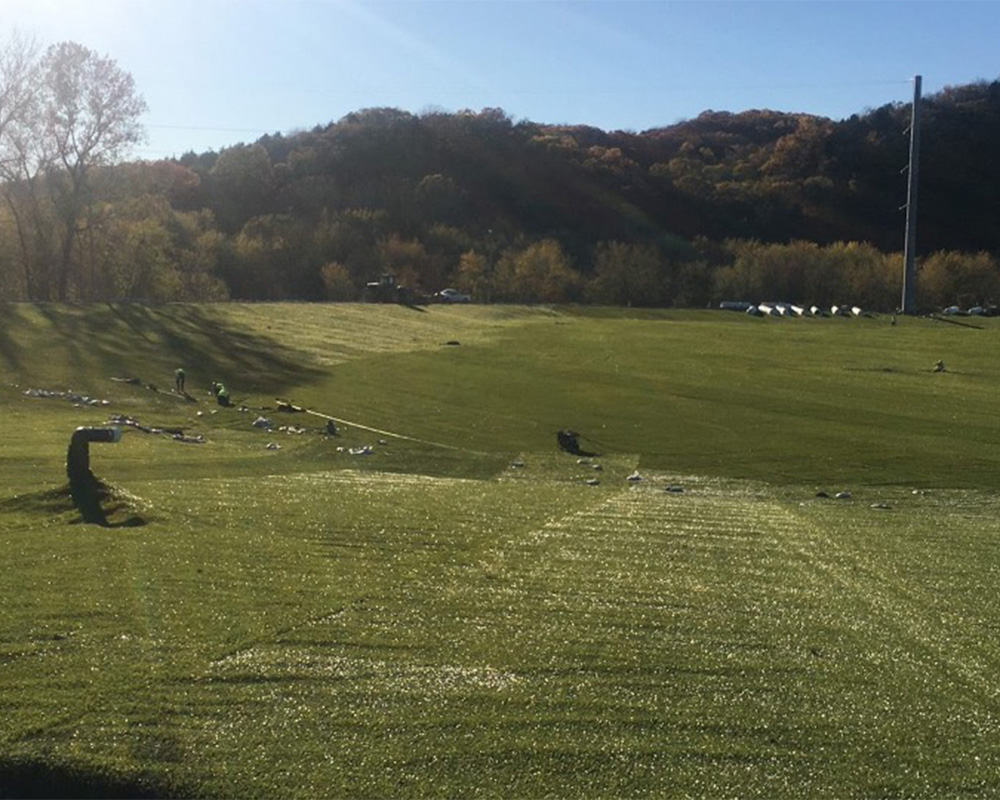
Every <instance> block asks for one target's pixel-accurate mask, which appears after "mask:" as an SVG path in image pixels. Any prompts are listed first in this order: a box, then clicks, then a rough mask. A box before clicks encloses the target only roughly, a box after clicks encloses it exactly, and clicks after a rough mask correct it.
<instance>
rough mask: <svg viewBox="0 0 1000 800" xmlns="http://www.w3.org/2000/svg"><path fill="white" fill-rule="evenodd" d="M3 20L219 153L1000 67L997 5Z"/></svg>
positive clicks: (143, 152) (842, 99) (621, 7)
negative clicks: (72, 47)
mask: <svg viewBox="0 0 1000 800" xmlns="http://www.w3.org/2000/svg"><path fill="white" fill-rule="evenodd" d="M2 20H3V21H2V26H3V28H2V29H0V32H2V33H3V34H9V33H10V32H11V31H13V30H15V29H16V30H17V31H19V32H20V33H21V34H25V35H28V36H32V37H34V38H35V39H36V40H37V41H38V42H39V43H40V44H41V45H43V46H44V45H49V44H53V43H56V42H60V41H66V40H71V41H75V42H79V43H80V44H82V45H85V46H86V47H89V48H91V49H92V50H95V51H97V52H98V53H100V54H101V55H107V56H110V57H111V58H113V59H115V61H117V62H118V65H119V66H120V67H121V68H122V69H124V70H126V71H127V72H129V73H131V74H132V76H133V77H134V79H135V81H136V86H137V88H138V90H139V92H140V93H141V94H142V95H143V96H144V97H145V99H146V102H147V103H148V105H149V113H148V114H147V115H146V117H145V118H144V122H145V124H146V126H147V131H148V135H149V141H148V142H147V143H146V144H145V145H143V146H142V147H140V148H138V149H137V150H136V151H135V153H134V155H135V156H137V157H140V158H149V159H154V158H160V157H169V156H173V155H181V154H182V153H184V152H186V151H188V150H194V151H196V152H202V151H206V150H219V149H221V148H223V147H226V146H229V145H232V144H235V143H237V142H248V141H253V140H254V139H256V138H257V137H258V136H260V135H261V134H262V133H265V132H275V131H281V132H283V133H289V132H293V131H295V130H298V129H302V128H310V127H312V126H314V125H317V124H326V123H328V122H332V121H336V120H338V119H340V118H341V117H343V116H344V115H345V114H348V113H350V112H351V111H356V110H358V109H361V108H368V107H377V106H390V107H394V108H400V109H404V110H407V111H411V112H414V113H420V112H422V111H427V110H430V109H436V110H443V111H447V112H454V111H459V110H462V109H466V108H469V109H473V110H477V111H478V110H479V109H482V108H485V107H498V108H502V109H504V110H505V111H506V112H507V113H508V114H510V115H511V116H512V117H513V118H514V119H515V120H522V119H528V120H533V121H535V122H542V123H568V124H584V125H593V126H595V127H598V128H602V129H604V130H629V131H643V130H647V129H649V128H654V127H658V126H663V125H670V124H673V123H675V122H678V121H680V120H683V119H690V118H693V117H695V116H697V115H698V114H699V113H701V112H702V111H705V110H707V109H713V110H716V111H732V112H739V111H744V110H747V109H754V108H756V109H762V108H768V109H774V110H778V111H795V112H806V113H811V114H819V115H823V116H827V117H831V118H833V119H842V118H844V117H848V116H850V115H851V114H854V113H862V112H864V111H865V110H866V109H869V108H875V107H878V106H880V105H883V104H885V103H891V102H903V103H907V102H909V101H910V99H911V98H912V94H913V76H914V75H918V74H919V75H922V76H923V89H924V93H925V94H931V93H933V92H936V91H939V90H940V89H942V88H943V87H945V86H950V85H951V86H954V85H960V84H965V83H971V82H973V81H976V80H980V79H985V80H993V79H996V78H998V77H1000V47H998V45H997V42H998V41H1000V3H996V2H961V1H959V0H946V1H945V2H930V1H928V2H911V1H909V0H895V1H888V2H865V1H864V0H839V1H836V2H820V1H818V0H817V1H813V0H771V2H758V1H757V0H734V1H731V2H724V1H723V0H718V2H713V1H712V0H701V1H695V0H683V1H680V2H678V1H676V0H613V1H612V2H599V1H598V0H592V1H589V2H588V1H586V0H575V1H574V0H569V1H564V0H397V1H396V2H381V0H3V9H2Z"/></svg>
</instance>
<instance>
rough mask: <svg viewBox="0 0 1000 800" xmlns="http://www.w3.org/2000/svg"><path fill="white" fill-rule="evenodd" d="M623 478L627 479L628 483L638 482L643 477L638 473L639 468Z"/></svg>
mask: <svg viewBox="0 0 1000 800" xmlns="http://www.w3.org/2000/svg"><path fill="white" fill-rule="evenodd" d="M625 480H627V481H629V482H630V483H638V482H639V481H641V480H643V477H642V475H640V474H639V470H635V472H633V473H632V474H631V475H629V476H628V477H627V478H626V479H625Z"/></svg>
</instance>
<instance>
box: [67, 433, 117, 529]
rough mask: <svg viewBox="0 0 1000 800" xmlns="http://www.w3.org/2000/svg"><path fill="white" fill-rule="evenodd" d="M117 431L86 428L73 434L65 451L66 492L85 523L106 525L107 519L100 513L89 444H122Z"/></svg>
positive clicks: (98, 482) (100, 487) (98, 485)
mask: <svg viewBox="0 0 1000 800" xmlns="http://www.w3.org/2000/svg"><path fill="white" fill-rule="evenodd" d="M121 438H122V432H121V429H120V428H86V427H81V428H77V429H76V430H75V431H73V435H72V436H71V437H70V440H69V450H68V451H67V452H66V475H67V477H68V478H69V492H70V495H72V497H73V503H74V505H76V507H77V508H78V509H79V510H80V513H81V514H82V515H83V519H84V522H96V523H98V524H99V525H106V524H107V517H105V515H104V512H103V511H102V510H101V494H102V490H103V485H102V484H101V482H100V481H99V480H98V479H97V478H96V477H95V476H94V473H93V472H91V471H90V443H91V442H98V443H101V442H108V443H113V442H118V441H121Z"/></svg>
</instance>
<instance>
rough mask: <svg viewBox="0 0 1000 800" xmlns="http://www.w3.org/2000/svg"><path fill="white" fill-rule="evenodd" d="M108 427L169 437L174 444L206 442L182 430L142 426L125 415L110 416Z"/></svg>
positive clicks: (202, 438) (201, 437)
mask: <svg viewBox="0 0 1000 800" xmlns="http://www.w3.org/2000/svg"><path fill="white" fill-rule="evenodd" d="M106 424H108V425H121V426H124V427H127V428H132V429H134V430H137V431H142V433H148V434H152V435H154V436H169V437H170V438H171V439H173V440H174V441H175V442H182V443H183V444H205V442H206V441H207V440H206V439H205V436H204V434H200V433H199V434H197V435H194V436H190V435H188V434H187V433H185V432H184V429H183V428H167V427H158V426H155V425H143V424H142V423H141V422H139V420H137V419H135V418H134V417H130V416H127V415H125V414H112V415H111V416H110V417H109V418H108V421H107V423H106Z"/></svg>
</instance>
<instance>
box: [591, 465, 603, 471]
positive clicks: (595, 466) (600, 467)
mask: <svg viewBox="0 0 1000 800" xmlns="http://www.w3.org/2000/svg"><path fill="white" fill-rule="evenodd" d="M591 466H592V467H593V468H594V469H595V470H597V471H598V472H604V467H602V466H601V465H600V464H591Z"/></svg>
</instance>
